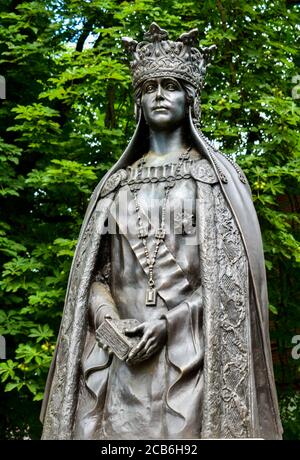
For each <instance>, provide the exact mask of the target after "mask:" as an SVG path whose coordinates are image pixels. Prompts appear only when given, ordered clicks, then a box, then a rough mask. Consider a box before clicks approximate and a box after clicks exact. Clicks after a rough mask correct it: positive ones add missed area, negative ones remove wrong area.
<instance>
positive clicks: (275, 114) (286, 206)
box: [0, 0, 300, 439]
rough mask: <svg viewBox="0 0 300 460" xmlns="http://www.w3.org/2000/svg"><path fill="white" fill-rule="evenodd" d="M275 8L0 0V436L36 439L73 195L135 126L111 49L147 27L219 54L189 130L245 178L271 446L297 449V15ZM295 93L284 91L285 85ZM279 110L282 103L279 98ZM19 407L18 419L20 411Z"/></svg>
mask: <svg viewBox="0 0 300 460" xmlns="http://www.w3.org/2000/svg"><path fill="white" fill-rule="evenodd" d="M295 3H296V2H288V1H284V0H274V1H272V2H269V1H268V0H262V1H261V2H255V1H254V0H250V1H249V0H247V1H246V0H239V1H236V0H207V1H205V2H199V1H198V0H180V1H179V0H160V2H157V1H154V0H128V1H122V0H92V1H88V0H50V1H47V2H46V1H45V0H35V1H31V0H28V1H26V2H25V1H22V0H20V1H13V0H3V1H2V2H1V6H0V25H1V27H0V74H1V75H3V76H4V77H5V78H6V83H7V88H6V93H7V99H5V100H0V176H1V181H0V184H1V185H0V198H1V207H0V259H1V267H2V268H1V272H0V334H1V335H4V336H5V337H6V341H7V353H8V357H7V360H5V361H2V362H1V363H0V380H1V384H0V398H1V407H0V420H1V422H0V438H8V439H10V438H21V439H22V438H24V437H30V438H38V437H39V436H40V431H41V426H40V424H39V422H38V412H39V409H40V400H41V399H42V395H43V389H44V385H45V379H46V375H47V371H48V368H49V364H50V360H51V356H52V354H53V350H54V347H55V339H56V336H57V333H58V328H59V322H60V317H61V313H62V309H63V302H64V295H65V290H66V285H67V277H68V273H69V270H70V264H71V261H72V256H73V253H74V249H75V245H76V239H77V237H78V232H79V228H80V225H81V223H82V219H83V215H84V212H85V209H86V207H87V202H88V197H89V196H90V194H91V192H92V190H93V188H94V186H95V185H96V184H97V182H98V181H99V180H100V179H101V177H102V176H103V174H104V173H105V172H106V171H107V170H108V168H109V167H110V166H111V165H112V164H113V163H114V162H115V161H116V160H117V158H118V157H119V156H120V154H121V152H122V151H123V150H124V147H125V146H126V145H127V143H128V140H129V139H130V136H131V134H132V132H133V129H134V117H133V102H132V98H131V89H130V88H131V86H130V76H129V71H128V67H127V61H126V58H125V54H124V51H123V48H122V44H121V38H122V36H132V37H137V38H138V39H141V38H142V33H143V31H145V30H146V29H147V28H148V26H149V24H150V23H151V22H152V21H153V20H154V21H157V22H158V23H159V24H160V25H161V26H162V27H164V28H166V29H167V30H168V31H170V35H171V36H172V37H177V36H179V35H180V34H181V33H182V32H183V31H186V30H188V29H189V28H193V27H198V28H199V30H200V39H201V43H202V44H203V45H206V46H208V45H211V44H216V45H217V47H218V51H217V53H216V56H215V59H214V61H213V64H212V65H211V67H210V68H209V71H208V75H207V83H206V86H205V89H204V91H203V94H202V129H203V131H204V132H205V133H206V134H207V135H208V136H209V137H210V138H211V139H212V140H214V141H216V142H217V143H218V145H220V147H221V149H222V150H223V151H224V152H225V153H227V154H229V155H232V156H233V158H235V159H236V160H237V161H238V163H239V164H240V165H241V166H242V168H243V169H244V171H245V172H246V174H247V177H248V179H249V182H250V185H251V187H252V192H253V199H254V203H255V206H256V209H257V212H258V216H259V219H260V223H261V227H262V231H263V238H264V248H265V256H266V267H267V274H268V285H269V295H270V312H271V326H272V344H273V350H274V362H275V372H276V383H277V389H278V393H279V398H280V406H281V412H282V419H283V423H284V428H285V437H286V438H288V439H292V438H294V439H295V438H298V439H299V438H300V409H299V408H300V405H299V401H298V400H299V394H300V372H299V361H296V360H293V359H292V357H291V349H292V342H291V341H292V337H293V336H294V335H297V334H299V333H300V299H299V294H298V292H299V290H298V286H297V274H298V273H299V215H298V211H299V177H300V175H299V151H300V148H299V144H300V137H299V124H300V108H299V99H296V98H295V95H296V91H295V86H296V83H295V81H296V80H295V77H297V75H298V74H299V73H300V71H299V57H298V56H299V55H297V53H298V47H297V36H298V34H297V32H298V30H299V29H298V26H297V24H298V15H299V9H300V8H299V5H296V4H295ZM297 81H298V80H297ZM292 96H293V97H294V99H293V97H292ZM21 408H22V409H21Z"/></svg>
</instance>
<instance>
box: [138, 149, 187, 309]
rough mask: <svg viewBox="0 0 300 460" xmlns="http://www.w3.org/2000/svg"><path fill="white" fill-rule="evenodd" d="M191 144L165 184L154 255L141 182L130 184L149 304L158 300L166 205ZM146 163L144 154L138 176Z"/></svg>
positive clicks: (153, 304)
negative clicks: (141, 198) (158, 264)
mask: <svg viewBox="0 0 300 460" xmlns="http://www.w3.org/2000/svg"><path fill="white" fill-rule="evenodd" d="M191 148H192V147H191V146H190V147H188V148H187V150H186V151H185V152H184V153H182V154H181V155H180V156H179V159H178V160H179V161H178V163H176V167H175V174H174V177H169V178H168V180H167V182H166V183H165V185H164V197H163V202H162V210H161V220H160V223H159V227H158V228H157V229H156V230H155V249H154V253H153V256H151V257H150V253H149V249H148V245H147V238H148V225H145V224H144V223H143V218H142V214H143V212H141V211H143V210H142V207H141V205H140V203H139V201H138V191H139V189H140V187H141V183H134V184H132V185H130V190H131V192H132V194H133V197H134V201H135V210H136V213H137V224H138V237H139V238H140V239H141V240H142V243H143V246H144V254H145V257H146V262H147V266H148V274H147V275H148V288H147V290H146V296H145V302H146V305H147V306H155V305H156V300H157V291H156V288H155V281H154V279H153V269H154V265H155V262H156V260H157V254H158V250H159V247H160V244H161V243H162V241H164V239H165V236H166V229H165V217H166V206H167V200H168V196H169V192H170V189H171V188H172V187H174V185H175V182H176V179H175V176H176V175H177V174H179V173H180V170H181V166H182V164H183V162H184V161H187V160H189V158H190V150H191ZM144 164H145V158H144V155H143V156H142V158H141V160H140V161H139V163H138V165H137V169H138V173H137V177H136V178H139V176H140V175H141V174H142V167H143V165H144Z"/></svg>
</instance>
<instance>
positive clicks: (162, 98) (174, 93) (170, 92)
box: [141, 77, 186, 130]
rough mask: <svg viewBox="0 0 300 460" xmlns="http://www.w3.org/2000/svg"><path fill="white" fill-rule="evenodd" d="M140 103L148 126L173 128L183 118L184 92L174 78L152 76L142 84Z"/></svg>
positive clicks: (155, 128)
mask: <svg viewBox="0 0 300 460" xmlns="http://www.w3.org/2000/svg"><path fill="white" fill-rule="evenodd" d="M141 104H142V109H143V113H144V117H145V120H146V122H147V124H148V125H149V126H150V128H152V129H154V130H166V129H173V128H175V127H177V126H180V125H181V124H182V122H183V120H184V118H185V114H186V110H185V109H186V93H185V91H184V89H183V88H182V86H181V84H180V83H179V81H178V80H176V79H175V78H170V77H163V78H153V79H149V80H147V81H146V82H145V83H144V84H143V87H142V98H141Z"/></svg>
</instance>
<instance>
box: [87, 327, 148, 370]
mask: <svg viewBox="0 0 300 460" xmlns="http://www.w3.org/2000/svg"><path fill="white" fill-rule="evenodd" d="M139 324H140V322H139V321H138V320H136V319H111V318H106V319H105V320H104V321H103V323H102V324H101V325H100V326H99V327H98V329H97V331H96V339H97V342H98V343H99V345H100V346H103V345H108V346H109V347H110V349H111V350H112V351H113V353H114V354H115V355H116V356H117V357H118V358H119V359H121V360H122V361H125V360H126V359H127V357H128V355H129V353H130V352H131V350H132V349H133V347H135V346H136V345H137V344H138V343H139V341H140V340H141V336H139V335H136V336H134V337H128V336H127V335H126V334H125V330H126V329H133V328H134V327H136V326H138V325H139Z"/></svg>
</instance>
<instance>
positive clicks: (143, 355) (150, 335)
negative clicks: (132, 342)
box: [126, 319, 167, 363]
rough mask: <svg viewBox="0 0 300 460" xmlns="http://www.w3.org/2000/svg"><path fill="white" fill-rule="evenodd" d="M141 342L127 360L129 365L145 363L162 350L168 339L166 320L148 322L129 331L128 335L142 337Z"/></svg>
mask: <svg viewBox="0 0 300 460" xmlns="http://www.w3.org/2000/svg"><path fill="white" fill-rule="evenodd" d="M141 334H142V338H141V340H140V342H139V343H138V344H137V345H136V346H135V347H134V348H133V349H132V350H131V352H130V353H129V356H128V358H127V360H126V361H127V362H128V363H138V362H141V361H144V360H146V359H148V358H150V356H152V355H154V353H156V352H157V351H159V350H161V349H162V347H163V346H164V344H165V343H166V339H167V324H166V320H165V319H156V320H153V321H147V322H145V323H142V324H140V325H139V326H137V327H135V328H133V329H130V330H127V331H126V335H128V336H135V335H141Z"/></svg>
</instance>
